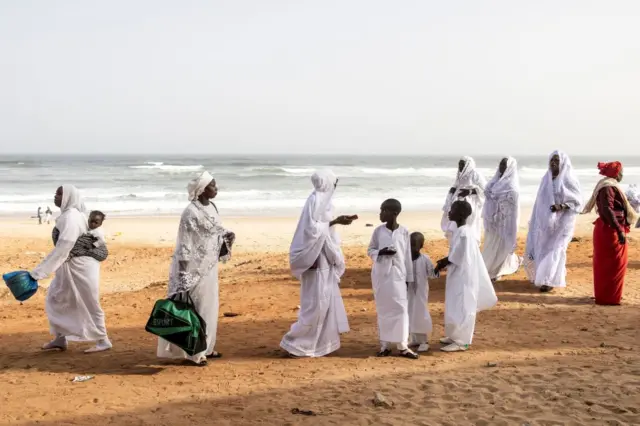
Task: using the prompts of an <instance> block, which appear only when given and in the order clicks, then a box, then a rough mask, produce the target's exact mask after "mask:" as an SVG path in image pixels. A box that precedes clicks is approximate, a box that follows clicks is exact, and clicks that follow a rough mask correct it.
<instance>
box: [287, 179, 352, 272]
mask: <svg viewBox="0 0 640 426" xmlns="http://www.w3.org/2000/svg"><path fill="white" fill-rule="evenodd" d="M337 181H338V179H337V177H336V175H335V174H333V172H332V171H330V170H323V171H318V172H316V173H314V174H313V176H311V183H313V188H314V191H313V192H312V193H311V195H309V198H307V202H306V203H305V205H304V207H303V208H302V213H301V215H300V220H299V221H298V227H297V228H296V232H295V234H294V236H293V241H292V242H291V248H290V251H289V263H290V266H291V273H292V274H293V276H295V277H296V278H298V279H300V277H301V276H302V274H303V273H304V272H305V271H307V270H309V268H311V266H313V264H314V263H315V261H316V260H317V259H318V257H319V256H320V253H321V252H322V250H323V248H324V253H325V255H326V256H327V258H328V260H329V262H330V264H334V263H335V266H336V267H335V268H334V270H335V271H336V274H337V275H339V276H342V274H343V273H344V258H343V256H342V251H341V250H340V240H339V238H338V235H337V233H336V232H335V230H334V229H332V228H331V226H330V222H331V220H332V218H333V217H332V216H333V202H332V199H333V194H334V192H335V186H336V183H337Z"/></svg>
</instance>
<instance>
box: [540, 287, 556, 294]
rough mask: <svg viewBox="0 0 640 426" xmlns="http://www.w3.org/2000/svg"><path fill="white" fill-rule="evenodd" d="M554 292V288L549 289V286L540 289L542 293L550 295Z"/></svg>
mask: <svg viewBox="0 0 640 426" xmlns="http://www.w3.org/2000/svg"><path fill="white" fill-rule="evenodd" d="M552 290H553V287H549V286H548V285H543V286H541V287H540V293H549V292H550V291H552Z"/></svg>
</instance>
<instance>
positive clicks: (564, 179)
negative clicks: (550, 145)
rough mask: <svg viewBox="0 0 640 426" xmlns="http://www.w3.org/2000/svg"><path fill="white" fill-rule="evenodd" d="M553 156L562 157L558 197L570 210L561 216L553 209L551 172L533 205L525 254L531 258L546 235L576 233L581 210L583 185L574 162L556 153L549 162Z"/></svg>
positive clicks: (565, 155)
mask: <svg viewBox="0 0 640 426" xmlns="http://www.w3.org/2000/svg"><path fill="white" fill-rule="evenodd" d="M554 155H557V156H558V157H560V173H559V174H558V176H557V177H556V178H555V181H556V186H557V190H558V198H559V199H560V200H561V204H566V205H567V206H569V210H568V211H563V212H560V213H552V212H551V206H552V205H554V204H557V203H556V194H555V192H554V182H553V181H554V179H553V177H552V175H551V170H550V169H549V170H547V173H546V174H545V175H544V177H543V178H542V182H541V183H540V188H538V195H537V196H536V201H535V203H534V204H533V211H532V213H531V220H530V222H529V234H528V237H527V248H526V253H527V256H528V257H529V259H534V258H535V257H534V256H535V255H536V252H537V251H539V248H540V247H541V243H542V241H544V240H545V239H544V238H541V236H543V235H547V236H548V235H550V234H555V233H561V234H563V235H564V234H568V233H571V232H572V231H573V227H574V226H575V221H576V215H577V214H579V213H580V212H581V211H582V205H583V201H582V194H581V191H580V182H579V181H578V178H577V177H576V175H575V173H574V171H573V167H572V165H571V159H570V158H569V156H568V155H567V154H565V153H564V152H562V151H554V152H553V153H551V155H550V156H549V162H550V161H551V158H553V156H554Z"/></svg>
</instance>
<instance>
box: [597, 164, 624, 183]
mask: <svg viewBox="0 0 640 426" xmlns="http://www.w3.org/2000/svg"><path fill="white" fill-rule="evenodd" d="M598 170H600V174H601V175H602V176H606V177H608V178H612V179H615V178H617V177H618V175H619V174H620V172H621V171H622V163H621V162H619V161H613V162H611V163H598Z"/></svg>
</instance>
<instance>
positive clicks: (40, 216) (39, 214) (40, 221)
mask: <svg viewBox="0 0 640 426" xmlns="http://www.w3.org/2000/svg"><path fill="white" fill-rule="evenodd" d="M37 217H38V225H42V207H38V213H37Z"/></svg>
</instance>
